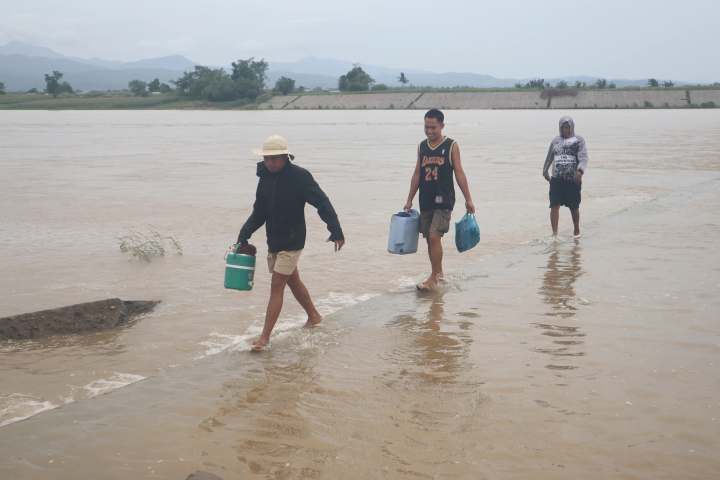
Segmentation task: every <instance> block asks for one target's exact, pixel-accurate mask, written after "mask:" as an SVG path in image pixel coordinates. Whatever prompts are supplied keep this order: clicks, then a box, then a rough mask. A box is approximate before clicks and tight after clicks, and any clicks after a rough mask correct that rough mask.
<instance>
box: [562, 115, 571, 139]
mask: <svg viewBox="0 0 720 480" xmlns="http://www.w3.org/2000/svg"><path fill="white" fill-rule="evenodd" d="M565 122H568V124H569V125H570V135H569V136H568V138H572V137H574V136H575V122H573V119H572V117H571V116H570V115H563V116H562V117H561V118H560V124H559V125H558V130H559V131H560V136H561V137H562V126H563V123H565Z"/></svg>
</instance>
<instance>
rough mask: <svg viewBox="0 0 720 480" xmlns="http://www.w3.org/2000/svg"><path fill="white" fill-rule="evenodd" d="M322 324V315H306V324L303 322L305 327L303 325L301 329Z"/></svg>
mask: <svg viewBox="0 0 720 480" xmlns="http://www.w3.org/2000/svg"><path fill="white" fill-rule="evenodd" d="M320 322H322V315H320V314H319V313H318V314H316V315H308V319H307V322H305V325H303V328H311V327H314V326H315V325H317V324H318V323H320Z"/></svg>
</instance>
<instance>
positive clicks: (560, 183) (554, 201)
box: [550, 177, 582, 210]
mask: <svg viewBox="0 0 720 480" xmlns="http://www.w3.org/2000/svg"><path fill="white" fill-rule="evenodd" d="M581 189H582V184H581V183H576V182H573V181H572V180H562V179H560V178H554V177H553V178H551V179H550V208H552V207H557V206H558V205H565V206H566V207H568V208H569V209H570V210H577V209H578V208H580V190H581Z"/></svg>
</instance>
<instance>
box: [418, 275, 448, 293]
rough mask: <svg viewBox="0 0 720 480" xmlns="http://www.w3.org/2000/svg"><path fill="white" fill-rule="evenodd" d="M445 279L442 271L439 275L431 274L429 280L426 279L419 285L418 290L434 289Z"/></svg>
mask: <svg viewBox="0 0 720 480" xmlns="http://www.w3.org/2000/svg"><path fill="white" fill-rule="evenodd" d="M444 281H445V277H444V276H443V274H442V273H438V274H437V275H433V274H430V276H429V277H428V279H427V280H425V281H424V282H423V283H421V284H420V285H417V289H418V290H424V291H428V292H429V291H430V290H432V289H433V287H434V286H435V285H437V284H438V283H442V282H444Z"/></svg>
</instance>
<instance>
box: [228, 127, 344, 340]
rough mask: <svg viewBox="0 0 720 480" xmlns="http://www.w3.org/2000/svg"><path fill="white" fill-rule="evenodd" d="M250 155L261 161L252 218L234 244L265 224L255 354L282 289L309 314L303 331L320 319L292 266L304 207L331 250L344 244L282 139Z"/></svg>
mask: <svg viewBox="0 0 720 480" xmlns="http://www.w3.org/2000/svg"><path fill="white" fill-rule="evenodd" d="M252 152H253V153H254V154H255V155H261V156H262V157H263V161H262V162H258V164H257V176H258V177H260V180H259V181H258V186H257V191H256V193H255V204H254V205H253V211H252V214H251V215H250V218H248V220H247V222H245V225H243V227H242V229H241V230H240V235H239V236H238V240H237V242H238V244H240V245H246V244H247V242H248V240H249V239H250V237H251V236H252V234H253V233H255V231H256V230H257V229H258V228H260V227H261V226H262V225H263V224H265V232H266V234H267V244H268V256H267V261H268V269H269V270H270V273H271V274H272V282H271V287H270V302H269V303H268V308H267V312H266V313H265V327H264V328H263V331H262V334H261V335H260V338H259V339H258V340H257V341H255V342H253V344H252V350H254V351H260V350H263V349H264V348H265V347H267V344H268V343H269V342H270V334H271V333H272V330H273V328H274V327H275V323H276V322H277V319H278V316H280V310H282V304H283V293H284V291H285V285H288V286H289V287H290V291H291V292H292V294H293V296H294V297H295V299H296V300H297V301H298V303H300V305H301V306H302V307H303V308H304V309H305V311H306V312H307V314H308V320H307V323H306V324H305V327H312V326H314V325H317V324H318V323H320V322H321V321H322V316H321V315H320V313H318V311H317V310H316V309H315V305H313V301H312V299H311V298H310V293H309V292H308V289H307V288H306V287H305V284H304V283H303V282H302V280H300V273H299V271H298V268H297V264H298V260H300V255H301V254H302V250H303V248H304V247H305V234H306V227H305V203H309V204H310V205H312V206H313V207H315V208H317V211H318V214H319V215H320V218H321V219H322V220H323V221H324V222H325V223H326V224H327V228H328V230H329V231H330V238H328V239H327V241H328V242H334V243H335V251H336V252H338V251H340V249H341V248H342V246H343V245H344V244H345V237H344V236H343V232H342V229H341V228H340V222H339V221H338V218H337V214H336V213H335V210H334V209H333V206H332V204H331V203H330V199H329V198H328V197H327V195H325V193H323V191H322V190H321V189H320V186H319V185H318V184H317V182H316V181H315V179H314V178H313V176H312V175H311V174H310V172H308V171H307V170H305V169H304V168H300V167H298V166H297V165H294V164H293V163H292V162H291V160H294V159H295V156H294V155H293V154H292V153H290V152H289V151H288V149H287V144H286V143H285V139H284V138H283V137H281V136H279V135H271V136H269V137H268V138H266V139H265V143H264V144H263V148H253V149H252Z"/></svg>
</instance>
